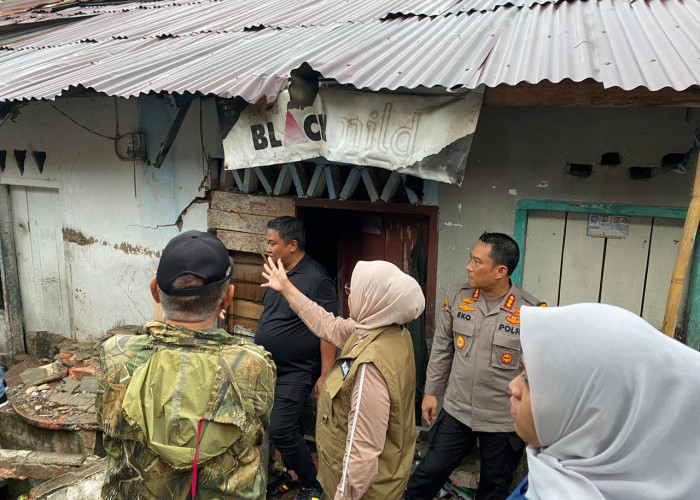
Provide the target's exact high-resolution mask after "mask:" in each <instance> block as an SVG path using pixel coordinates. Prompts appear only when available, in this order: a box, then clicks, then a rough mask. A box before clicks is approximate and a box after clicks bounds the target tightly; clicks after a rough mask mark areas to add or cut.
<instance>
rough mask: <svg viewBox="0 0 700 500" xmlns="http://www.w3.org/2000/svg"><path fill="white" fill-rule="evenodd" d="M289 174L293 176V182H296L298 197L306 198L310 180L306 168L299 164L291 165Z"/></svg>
mask: <svg viewBox="0 0 700 500" xmlns="http://www.w3.org/2000/svg"><path fill="white" fill-rule="evenodd" d="M289 174H290V175H291V176H292V181H294V187H295V188H296V190H297V196H298V197H299V198H303V197H305V196H306V190H307V189H308V188H309V178H308V176H307V175H306V170H304V167H302V166H301V165H299V164H298V163H290V164H289Z"/></svg>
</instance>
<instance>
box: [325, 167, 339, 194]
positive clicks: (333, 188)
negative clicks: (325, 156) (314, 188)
mask: <svg viewBox="0 0 700 500" xmlns="http://www.w3.org/2000/svg"><path fill="white" fill-rule="evenodd" d="M325 173H326V187H327V188H328V198H330V199H331V200H337V199H338V194H339V193H340V189H341V187H342V185H343V179H342V177H341V175H340V167H339V166H338V165H328V166H327V167H326V168H325Z"/></svg>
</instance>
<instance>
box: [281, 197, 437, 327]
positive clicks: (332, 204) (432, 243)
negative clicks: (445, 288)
mask: <svg viewBox="0 0 700 500" xmlns="http://www.w3.org/2000/svg"><path fill="white" fill-rule="evenodd" d="M294 202H295V205H296V207H297V215H299V214H298V209H299V208H324V209H328V210H346V211H351V212H369V213H383V214H395V215H422V216H425V217H427V219H428V235H427V238H426V240H427V241H426V252H427V254H428V267H427V269H428V276H427V279H426V285H425V297H426V303H425V327H426V334H427V336H428V337H429V338H432V336H433V333H434V332H435V294H436V290H437V283H436V280H437V257H438V210H439V207H438V206H436V205H404V204H399V203H373V202H368V201H341V200H328V199H321V198H296V199H295V200H294Z"/></svg>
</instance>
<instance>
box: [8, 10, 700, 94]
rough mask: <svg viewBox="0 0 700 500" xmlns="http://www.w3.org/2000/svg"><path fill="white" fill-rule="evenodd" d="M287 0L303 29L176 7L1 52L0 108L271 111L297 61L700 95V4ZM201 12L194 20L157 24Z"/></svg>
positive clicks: (427, 78)
mask: <svg viewBox="0 0 700 500" xmlns="http://www.w3.org/2000/svg"><path fill="white" fill-rule="evenodd" d="M289 1H290V2H292V4H293V5H296V6H297V7H298V8H297V9H296V10H295V9H285V8H280V9H277V8H276V9H277V10H276V9H272V10H273V11H274V12H273V13H269V16H268V17H267V18H266V19H267V20H266V23H269V24H275V22H277V21H275V19H277V20H279V22H280V23H282V22H283V21H284V20H285V19H286V20H287V21H289V20H290V19H297V20H298V22H297V21H294V22H297V25H296V26H294V27H287V28H279V27H261V28H260V29H258V30H256V31H245V28H246V27H247V26H256V25H255V24H254V22H252V21H250V19H256V21H257V18H256V16H252V15H251V14H250V12H239V11H238V10H236V11H234V12H229V13H228V14H225V13H224V11H220V10H218V9H219V7H220V6H221V5H222V4H226V2H210V1H203V2H200V3H189V2H187V3H185V2H183V3H180V4H176V3H175V2H169V6H168V7H164V8H161V9H156V8H153V6H149V7H148V8H144V9H128V10H127V11H126V12H113V13H112V14H111V16H112V17H110V18H108V19H106V20H105V23H104V25H102V24H100V22H99V21H100V19H105V18H104V16H106V15H107V14H104V15H98V16H95V17H92V18H90V19H86V20H80V21H77V22H74V23H72V24H70V25H66V26H61V27H58V28H54V29H51V30H50V31H48V32H46V33H43V34H37V35H32V36H30V37H26V38H24V39H22V40H14V41H11V42H7V43H6V44H5V46H6V47H7V48H9V49H12V50H4V51H0V99H4V100H15V99H28V98H47V99H52V98H54V97H56V96H58V95H60V94H61V93H62V92H63V91H65V90H66V89H68V88H70V87H72V86H83V87H87V88H92V89H95V90H97V91H100V92H105V93H107V94H110V95H118V96H124V97H126V96H132V95H138V94H140V93H148V92H162V91H165V92H173V93H183V92H201V93H203V94H216V95H221V96H241V97H243V98H244V99H246V100H247V101H249V102H256V103H263V102H270V101H272V100H274V99H275V98H276V96H277V94H278V93H279V91H280V90H281V89H282V88H284V87H285V86H286V84H287V82H288V79H289V75H290V73H291V71H292V70H294V69H296V68H298V67H300V66H301V65H302V64H303V63H308V64H309V65H310V66H311V67H312V68H313V69H315V70H317V71H319V72H320V73H321V74H322V75H323V76H324V77H326V78H332V79H335V80H337V81H339V82H340V83H344V84H351V85H354V86H355V87H358V88H367V89H371V90H380V89H399V88H418V87H441V88H446V89H454V88H467V89H471V88H476V87H477V86H479V85H481V84H485V85H487V86H496V85H500V84H503V83H507V84H516V83H519V82H529V83H537V82H539V81H542V80H549V81H551V82H559V81H561V80H564V79H571V80H574V81H581V80H584V79H588V78H591V79H594V80H596V81H599V82H602V83H603V84H604V85H605V86H606V87H612V86H619V87H621V88H623V89H632V88H635V87H638V86H644V87H647V88H649V89H651V90H658V89H660V88H663V87H671V88H674V89H676V90H683V89H686V88H688V87H689V86H691V85H698V84H700V37H698V36H697V33H699V32H700V0H648V1H641V0H638V1H634V2H631V3H630V2H628V1H626V0H589V1H572V2H561V3H559V4H554V3H546V4H532V5H530V6H522V7H515V6H507V5H502V6H500V7H499V8H496V9H494V10H480V9H477V10H471V11H470V13H459V14H454V13H448V12H447V10H449V9H451V8H454V7H456V6H457V3H455V2H454V1H453V0H444V1H443V2H442V4H441V5H438V4H439V3H440V2H435V1H427V0H421V1H420V2H419V1H416V2H413V5H414V7H412V8H414V9H415V10H416V11H424V12H435V11H438V10H441V9H442V12H444V13H443V14H435V15H431V16H429V17H423V16H422V15H421V16H413V17H406V16H398V17H395V16H389V15H388V13H387V12H385V11H387V8H385V7H387V6H389V2H388V1H386V0H379V2H378V3H382V5H383V6H384V7H383V8H382V9H379V10H376V9H374V7H373V6H374V5H376V3H373V2H369V3H368V6H367V8H366V9H360V8H359V7H358V8H357V9H354V10H352V11H348V13H347V16H346V17H347V18H352V19H354V20H355V21H353V22H350V21H346V22H340V21H339V19H341V18H338V17H332V16H331V17H328V16H326V15H325V13H323V14H319V13H315V12H312V11H313V9H307V10H306V15H305V14H304V8H303V7H304V5H307V6H308V5H311V4H312V3H313V4H318V3H319V2H318V1H317V2H312V1H311V0H308V1H306V2H304V1H303V0H289ZM374 1H375V2H377V1H378V0H374ZM385 1H386V3H383V2H385ZM469 1H470V2H471V4H472V5H475V3H474V2H475V0H469ZM478 1H481V0H478ZM523 1H530V2H532V1H533V0H523ZM262 3H264V2H261V1H260V0H256V1H254V2H251V3H250V5H251V8H253V7H254V6H259V5H260V4H262ZM321 3H322V2H321ZM334 3H336V4H343V7H344V8H347V5H348V4H349V2H337V1H335V2H334ZM363 3H364V2H357V5H359V4H363ZM459 3H462V4H463V7H465V8H466V3H465V2H459ZM467 3H468V2H467ZM195 5H196V6H198V7H197V12H198V14H197V15H192V11H191V10H190V11H189V14H188V15H174V16H173V17H171V18H170V19H168V16H163V17H161V18H158V19H160V21H156V18H153V17H150V14H152V13H154V12H158V13H159V15H162V13H167V12H168V11H172V10H173V9H175V10H177V9H179V8H180V7H183V6H185V7H188V8H194V6H195ZM236 5H241V3H236ZM243 5H247V4H245V3H243ZM276 5H278V4H276ZM290 5H291V4H290ZM421 5H423V6H425V8H419V7H420V6H421ZM202 6H203V7H202ZM200 8H202V9H203V10H199V9H200ZM208 9H213V10H214V11H217V15H212V11H210V10H208ZM373 9H374V10H373ZM430 9H436V10H430ZM224 14H225V15H224ZM127 15H129V17H128V18H127V17H125V16H127ZM131 16H134V17H133V18H132V17H131ZM139 16H145V17H139ZM274 16H278V17H277V18H275V17H274ZM293 16H297V17H295V18H293ZM314 16H315V17H314ZM126 19H128V22H127V21H126ZM144 19H148V22H145V21H144ZM303 19H307V20H308V19H312V20H313V21H312V22H301V21H302V20H303ZM116 20H121V22H120V23H116ZM287 21H284V22H287ZM118 24H121V26H119V25H118ZM99 26H101V27H102V28H103V33H99V32H98V31H99V30H97V28H98V27H99ZM257 26H260V25H257ZM227 27H228V29H225V28H227ZM80 41H84V42H85V41H90V42H91V43H79V42H80ZM42 47H48V48H42ZM18 49H22V50H18Z"/></svg>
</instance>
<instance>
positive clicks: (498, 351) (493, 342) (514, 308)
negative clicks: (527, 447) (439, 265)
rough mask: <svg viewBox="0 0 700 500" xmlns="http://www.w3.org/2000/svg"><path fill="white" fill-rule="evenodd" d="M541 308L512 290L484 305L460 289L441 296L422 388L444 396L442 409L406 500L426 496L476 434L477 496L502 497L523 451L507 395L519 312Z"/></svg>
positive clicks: (515, 365) (471, 291) (517, 353)
mask: <svg viewBox="0 0 700 500" xmlns="http://www.w3.org/2000/svg"><path fill="white" fill-rule="evenodd" d="M540 305H545V304H544V303H543V302H541V301H539V300H537V299H536V298H535V297H533V296H532V295H530V294H529V293H527V292H524V291H523V290H521V289H520V288H518V287H517V286H515V285H511V287H510V290H508V293H507V294H506V295H505V297H503V298H502V299H501V300H500V303H499V302H491V303H490V304H489V303H487V301H486V299H485V297H484V296H483V294H482V293H481V292H480V290H479V289H475V288H469V286H468V285H466V284H465V285H462V286H460V287H458V288H456V289H454V290H452V291H451V292H450V294H449V295H448V297H447V299H445V303H444V305H443V308H442V312H441V313H440V320H439V323H438V328H437V329H436V332H435V337H434V339H433V347H432V351H431V354H430V362H429V364H428V371H427V380H426V383H425V393H426V394H428V395H432V396H436V397H438V398H439V397H440V396H442V395H443V394H444V396H445V397H444V402H443V411H441V412H440V415H438V417H437V419H436V421H435V423H434V424H433V427H432V428H431V438H430V439H431V443H430V445H429V449H428V453H427V456H426V459H425V460H423V462H421V464H420V465H419V466H418V468H417V469H416V471H415V472H414V474H413V476H412V477H411V480H410V481H409V483H408V489H407V493H408V494H407V498H432V496H433V495H434V494H435V493H436V492H437V490H438V489H439V488H440V486H442V484H443V483H444V481H445V480H446V479H447V477H449V474H450V473H451V472H452V469H453V468H454V467H456V465H458V464H459V461H460V460H461V459H462V458H463V457H464V456H465V455H466V454H467V453H469V451H470V450H471V448H472V446H473V445H474V442H475V440H476V437H477V436H478V437H479V440H480V448H481V455H482V470H481V481H480V487H479V491H478V492H477V499H480V500H481V499H499V498H506V497H507V496H508V491H507V490H508V484H509V483H510V480H511V478H512V473H513V469H514V467H515V466H516V465H517V461H518V460H519V458H520V455H521V453H522V450H523V448H524V444H523V443H522V441H520V439H519V438H518V437H517V436H516V435H515V433H514V428H513V418H512V417H511V415H510V402H509V398H510V393H509V392H508V382H510V381H511V380H512V379H513V378H514V377H515V376H516V375H517V374H518V373H519V370H521V369H522V364H521V359H522V351H521V348H520V307H521V306H540ZM441 443H442V444H441ZM440 448H442V449H440ZM485 454H486V456H485ZM431 455H432V456H431ZM494 457H495V458H494Z"/></svg>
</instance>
